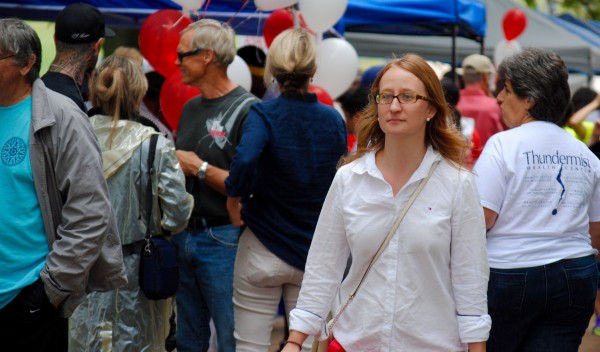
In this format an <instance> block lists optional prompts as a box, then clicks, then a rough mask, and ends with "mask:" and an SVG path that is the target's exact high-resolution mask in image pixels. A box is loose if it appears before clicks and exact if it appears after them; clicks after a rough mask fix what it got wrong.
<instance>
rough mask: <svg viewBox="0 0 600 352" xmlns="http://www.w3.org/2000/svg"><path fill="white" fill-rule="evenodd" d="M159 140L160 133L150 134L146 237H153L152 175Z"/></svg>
mask: <svg viewBox="0 0 600 352" xmlns="http://www.w3.org/2000/svg"><path fill="white" fill-rule="evenodd" d="M157 141H158V134H153V135H152V136H150V146H149V147H148V182H147V185H146V217H147V220H148V221H146V228H147V229H146V239H149V238H150V237H152V230H151V227H152V226H151V225H152V203H153V202H154V199H153V197H152V175H153V174H154V154H155V153H156V143H157Z"/></svg>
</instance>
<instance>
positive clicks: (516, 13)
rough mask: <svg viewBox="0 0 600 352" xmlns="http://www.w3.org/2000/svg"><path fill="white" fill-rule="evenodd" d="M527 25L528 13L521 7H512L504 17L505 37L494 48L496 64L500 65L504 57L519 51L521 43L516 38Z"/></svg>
mask: <svg viewBox="0 0 600 352" xmlns="http://www.w3.org/2000/svg"><path fill="white" fill-rule="evenodd" d="M525 27H527V15H526V14H525V13H524V12H523V11H521V10H519V9H510V10H508V11H507V12H506V13H505V14H504V17H503V18H502V30H503V31H504V38H505V39H503V40H502V41H500V42H499V43H498V44H496V47H495V48H494V64H495V65H496V66H498V65H500V63H501V62H502V60H504V58H506V57H509V56H511V55H514V54H516V53H519V52H520V51H521V50H522V49H521V45H520V44H519V42H518V41H517V40H516V39H517V38H518V37H519V36H520V35H521V34H522V33H523V32H524V31H525Z"/></svg>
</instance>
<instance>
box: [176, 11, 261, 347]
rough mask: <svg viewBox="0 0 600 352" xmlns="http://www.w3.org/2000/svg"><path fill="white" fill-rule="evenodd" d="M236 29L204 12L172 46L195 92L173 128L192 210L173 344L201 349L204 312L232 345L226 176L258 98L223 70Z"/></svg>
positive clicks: (232, 250) (183, 241) (221, 340)
mask: <svg viewBox="0 0 600 352" xmlns="http://www.w3.org/2000/svg"><path fill="white" fill-rule="evenodd" d="M234 34H235V33H234V32H233V29H231V27H229V26H228V25H227V24H224V23H221V22H218V21H215V20H211V19H202V20H200V21H198V22H195V23H192V24H191V25H189V26H188V27H187V28H186V29H185V30H184V31H183V32H182V34H181V40H180V42H179V46H178V47H177V54H178V57H179V59H178V60H177V65H178V66H179V69H180V71H181V77H182V82H183V83H184V84H187V85H191V86H194V87H197V88H199V89H200V91H201V92H202V93H201V94H202V95H201V96H198V97H195V98H192V99H191V100H190V101H189V102H188V103H186V104H185V106H184V108H183V112H182V114H181V119H180V121H179V126H178V130H177V139H176V141H177V142H176V148H177V158H178V160H179V163H180V164H181V168H182V169H183V172H184V173H185V175H186V186H187V189H188V192H189V193H191V194H192V195H193V196H194V210H193V212H192V217H191V218H190V221H189V225H188V228H187V230H186V231H185V232H183V233H180V234H177V235H175V236H174V241H175V243H176V244H177V245H178V247H179V277H180V285H179V289H178V292H177V306H178V307H181V308H180V309H178V310H177V350H185V351H191V350H198V351H206V350H207V349H208V347H209V340H210V328H209V322H210V319H211V318H212V320H213V321H214V323H215V327H216V330H217V338H218V340H217V341H218V347H219V351H235V339H234V337H233V330H234V320H233V303H232V297H233V268H234V264H235V256H236V252H237V243H238V239H239V236H240V228H239V227H234V226H232V225H231V221H230V220H229V215H228V213H227V208H226V201H227V198H226V195H225V178H226V177H227V176H228V175H229V171H228V170H229V166H230V164H231V161H232V159H233V155H234V153H235V148H236V146H237V144H238V143H239V141H240V139H241V131H242V126H243V123H244V121H245V118H246V114H247V112H248V110H249V109H250V105H251V104H252V102H254V101H257V100H258V99H257V98H256V97H254V96H253V95H252V94H250V93H248V92H247V91H246V90H245V89H244V88H242V87H240V86H238V85H237V84H236V83H234V82H233V81H231V80H230V79H229V78H228V77H227V67H228V66H229V64H231V62H233V59H234V58H235V55H236V51H235V44H234Z"/></svg>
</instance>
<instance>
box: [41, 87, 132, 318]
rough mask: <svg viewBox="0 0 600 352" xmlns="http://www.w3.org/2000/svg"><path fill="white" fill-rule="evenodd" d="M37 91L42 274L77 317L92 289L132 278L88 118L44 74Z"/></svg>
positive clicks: (65, 312) (58, 302) (52, 294)
mask: <svg viewBox="0 0 600 352" xmlns="http://www.w3.org/2000/svg"><path fill="white" fill-rule="evenodd" d="M31 95H32V118H31V128H30V146H29V149H30V161H31V169H32V172H33V180H34V183H35V189H36V192H37V196H38V200H39V203H40V208H41V211H42V218H43V221H44V229H45V231H46V237H47V238H48V244H49V246H50V252H49V254H48V256H47V257H46V266H45V267H44V269H43V270H42V273H41V278H42V281H43V282H44V287H45V289H46V294H47V295H48V298H49V299H50V302H51V303H52V304H53V305H54V306H56V307H59V309H60V311H61V315H62V316H63V317H69V316H70V315H71V313H72V312H73V310H74V309H75V308H76V307H77V306H78V305H79V304H80V303H81V301H82V300H83V299H84V298H85V296H86V294H87V293H88V292H91V291H108V290H112V289H115V288H117V287H120V286H123V285H124V284H126V283H127V279H126V275H125V269H124V266H123V254H122V250H121V243H120V241H119V234H118V230H117V227H116V222H115V218H114V215H113V212H112V208H111V203H110V199H109V195H108V189H107V187H106V181H105V179H104V176H103V174H102V157H101V153H100V148H99V146H98V142H97V140H96V136H95V134H94V131H93V129H92V126H91V124H90V122H89V120H88V118H87V116H86V115H85V114H84V113H83V112H82V111H81V110H80V109H79V108H78V107H77V106H76V105H75V104H74V103H73V102H72V101H70V100H69V98H67V97H65V96H63V95H61V94H59V93H56V92H54V91H52V90H49V89H47V88H46V87H45V85H44V83H43V82H42V81H41V80H39V79H37V80H36V81H35V82H34V83H33V90H32V94H31Z"/></svg>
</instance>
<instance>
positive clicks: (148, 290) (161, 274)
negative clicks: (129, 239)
mask: <svg viewBox="0 0 600 352" xmlns="http://www.w3.org/2000/svg"><path fill="white" fill-rule="evenodd" d="M157 139H158V135H156V134H153V135H152V136H151V137H150V147H149V152H148V185H147V187H146V189H147V191H146V194H147V197H146V214H147V218H148V221H147V230H146V238H145V239H144V240H143V241H145V243H144V245H143V247H142V250H141V253H140V270H139V284H140V289H141V290H142V292H144V295H146V297H147V298H149V299H155V300H158V299H165V298H169V297H172V296H173V295H175V293H176V292H177V286H178V285H179V267H178V265H177V247H176V246H175V244H174V243H173V242H171V241H170V240H169V239H168V238H167V237H166V236H164V235H159V234H154V233H153V226H151V224H152V223H151V221H152V202H153V200H152V175H153V174H154V166H153V165H154V153H155V151H156V142H157Z"/></svg>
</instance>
